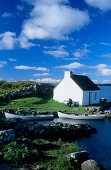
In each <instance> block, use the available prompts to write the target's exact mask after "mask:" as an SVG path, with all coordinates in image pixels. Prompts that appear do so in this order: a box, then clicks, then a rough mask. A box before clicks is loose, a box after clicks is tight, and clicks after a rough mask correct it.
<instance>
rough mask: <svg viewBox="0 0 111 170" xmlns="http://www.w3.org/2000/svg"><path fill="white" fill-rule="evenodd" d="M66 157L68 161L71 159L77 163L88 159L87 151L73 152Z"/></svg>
mask: <svg viewBox="0 0 111 170" xmlns="http://www.w3.org/2000/svg"><path fill="white" fill-rule="evenodd" d="M66 156H67V159H68V160H70V158H72V159H73V160H75V161H76V162H78V163H82V162H84V161H86V160H88V159H89V154H88V152H87V151H80V152H73V153H70V154H68V155H66Z"/></svg>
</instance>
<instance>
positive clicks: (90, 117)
mask: <svg viewBox="0 0 111 170" xmlns="http://www.w3.org/2000/svg"><path fill="white" fill-rule="evenodd" d="M58 117H60V118H66V119H76V120H102V119H105V115H74V114H66V113H61V112H58Z"/></svg>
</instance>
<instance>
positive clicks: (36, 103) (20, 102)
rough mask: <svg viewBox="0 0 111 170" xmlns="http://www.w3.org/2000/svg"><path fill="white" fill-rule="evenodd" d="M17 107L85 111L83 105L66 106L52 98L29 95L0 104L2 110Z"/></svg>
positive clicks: (39, 109) (40, 109)
mask: <svg viewBox="0 0 111 170" xmlns="http://www.w3.org/2000/svg"><path fill="white" fill-rule="evenodd" d="M17 108H35V109H36V110H38V111H48V110H53V111H59V110H65V111H66V112H85V107H75V106H72V107H68V106H67V105H66V104H62V103H59V102H56V101H54V100H53V99H52V98H38V97H29V98H21V99H16V100H11V102H10V103H9V104H7V105H5V106H0V110H4V109H15V110H16V109H17ZM76 109H77V110H76Z"/></svg>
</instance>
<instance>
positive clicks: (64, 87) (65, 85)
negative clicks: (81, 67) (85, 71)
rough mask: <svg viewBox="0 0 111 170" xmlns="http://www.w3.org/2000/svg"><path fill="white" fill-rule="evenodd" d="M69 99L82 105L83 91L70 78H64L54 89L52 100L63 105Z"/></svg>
mask: <svg viewBox="0 0 111 170" xmlns="http://www.w3.org/2000/svg"><path fill="white" fill-rule="evenodd" d="M69 98H71V99H72V100H73V101H75V102H76V101H77V102H79V104H80V105H82V100H83V91H82V90H81V89H80V88H79V86H78V85H77V84H76V83H74V81H73V80H72V78H71V77H69V76H65V78H64V79H63V80H62V81H61V82H60V83H59V84H58V86H56V88H55V89H54V92H53V99H54V100H56V101H58V102H61V103H65V101H68V99H69Z"/></svg>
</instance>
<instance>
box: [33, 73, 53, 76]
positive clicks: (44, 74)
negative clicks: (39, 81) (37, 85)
mask: <svg viewBox="0 0 111 170" xmlns="http://www.w3.org/2000/svg"><path fill="white" fill-rule="evenodd" d="M49 75H50V74H49V73H42V74H33V76H35V77H36V76H49Z"/></svg>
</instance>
